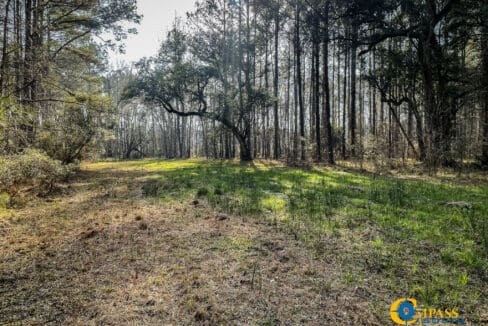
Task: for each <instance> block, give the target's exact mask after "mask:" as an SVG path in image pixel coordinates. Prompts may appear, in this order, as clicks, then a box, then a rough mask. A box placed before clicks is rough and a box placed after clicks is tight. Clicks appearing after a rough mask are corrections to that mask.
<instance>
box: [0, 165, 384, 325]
mask: <svg viewBox="0 0 488 326" xmlns="http://www.w3.org/2000/svg"><path fill="white" fill-rule="evenodd" d="M149 176H150V172H146V171H142V170H141V171H120V170H115V169H105V170H101V171H98V170H90V169H87V168H86V167H85V168H84V170H83V171H82V173H81V174H80V175H79V176H78V177H77V179H76V180H74V181H73V182H71V183H70V184H68V185H65V186H64V188H63V189H62V191H61V192H60V193H59V194H57V195H55V196H52V197H50V198H37V199H34V200H31V201H28V202H26V203H25V204H24V206H23V207H22V208H19V209H16V210H12V211H9V212H8V213H7V216H5V217H2V218H0V259H1V260H0V324H2V325H3V324H6V325H19V324H21V325H45V324H49V325H192V324H197V325H198V324H203V325H304V324H306V325H382V324H383V323H382V322H380V320H383V321H384V320H385V318H386V317H387V309H388V307H385V309H384V315H383V316H375V315H374V313H371V311H372V310H371V306H370V303H369V302H371V301H370V291H368V289H365V288H360V287H357V286H353V285H346V284H344V276H343V272H342V271H341V267H340V266H337V265H335V264H333V263H332V262H327V261H321V260H318V259H316V258H314V257H313V255H312V253H311V252H310V251H308V250H307V249H306V248H305V247H304V246H303V244H301V242H300V241H297V240H296V239H295V238H294V236H293V235H292V234H287V233H286V232H284V231H281V230H280V229H279V228H278V227H277V226H275V225H273V224H272V223H268V222H266V221H262V220H258V219H256V218H242V217H235V216H229V215H224V214H221V213H219V212H216V211H214V210H212V209H211V208H210V207H209V206H208V205H207V204H206V203H205V202H204V201H197V200H196V201H189V202H180V203H172V204H157V203H151V202H150V201H148V200H146V199H145V198H143V197H142V195H141V184H142V182H143V181H144V180H145V178H147V177H149ZM331 241H332V240H331ZM376 291H378V290H376ZM381 310H383V309H381Z"/></svg>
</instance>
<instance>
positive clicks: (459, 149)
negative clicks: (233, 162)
mask: <svg viewBox="0 0 488 326" xmlns="http://www.w3.org/2000/svg"><path fill="white" fill-rule="evenodd" d="M487 7H488V6H487V5H486V4H484V3H480V2H478V1H456V0H443V1H437V0H421V1H420V0H375V1H365V0H354V1H342V0H329V1H319V0H267V1H247V0H232V1H229V0H206V1H200V2H198V3H197V4H196V9H195V10H194V12H192V13H189V14H188V15H187V17H186V19H185V20H178V21H176V22H175V24H174V26H173V28H172V29H171V30H170V31H169V32H168V34H167V37H166V38H165V40H164V41H163V43H162V44H161V48H160V51H159V53H158V55H157V56H155V57H153V58H148V59H144V60H141V61H140V62H139V63H137V65H136V66H135V69H132V70H131V69H129V68H121V69H119V70H117V71H114V72H112V73H111V74H110V75H109V76H108V78H107V83H106V86H107V87H108V90H109V92H110V93H111V94H112V95H113V96H114V97H115V98H116V100H117V103H118V104H117V115H116V116H114V117H113V118H114V121H113V124H112V125H113V126H112V127H113V128H112V130H113V131H114V133H113V134H114V135H115V136H116V137H114V139H113V140H112V141H110V142H108V143H107V145H106V147H107V148H106V151H107V154H108V155H113V156H119V157H130V156H134V157H141V156H163V157H188V156H207V157H219V158H232V157H235V156H237V155H240V158H241V159H242V160H251V159H252V158H254V157H262V158H275V159H289V160H294V161H299V160H308V159H312V160H315V161H323V162H329V163H334V161H335V159H336V158H339V159H357V158H359V159H368V158H372V159H378V158H415V159H418V160H421V161H423V162H425V163H426V164H427V165H429V166H438V165H449V164H453V163H455V162H459V161H462V160H466V159H470V160H473V159H476V160H481V161H482V162H483V163H485V164H486V163H487V162H488V127H487V126H488V124H487V122H488V120H487V119H488V114H487V111H488V95H487V94H488V92H487V85H488V49H487V47H488V45H487V42H486V41H487V33H488V27H487V21H488V20H487V19H488V18H487V17H488V10H487ZM124 88H125V90H124Z"/></svg>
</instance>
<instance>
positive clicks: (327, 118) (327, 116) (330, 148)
mask: <svg viewBox="0 0 488 326" xmlns="http://www.w3.org/2000/svg"><path fill="white" fill-rule="evenodd" d="M329 5H330V3H329V1H327V3H326V4H325V10H324V39H323V41H322V47H323V49H322V55H323V60H322V61H323V65H324V71H323V74H324V75H323V82H322V91H323V92H324V127H325V133H326V138H327V162H328V163H329V164H334V142H333V139H332V125H331V120H332V118H331V109H330V101H331V99H330V88H329ZM333 77H334V74H332V78H333Z"/></svg>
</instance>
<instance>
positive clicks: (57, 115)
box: [0, 0, 140, 163]
mask: <svg viewBox="0 0 488 326" xmlns="http://www.w3.org/2000/svg"><path fill="white" fill-rule="evenodd" d="M0 19H1V24H0V25H1V26H0V39H1V45H0V48H1V51H0V134H1V137H0V154H2V155H7V156H9V157H11V156H15V155H17V154H22V153H24V152H26V150H27V149H29V148H37V149H39V150H41V151H43V152H45V153H47V154H48V155H49V156H50V157H52V158H54V159H57V160H60V161H62V162H63V163H71V162H73V161H76V160H78V159H80V158H82V155H83V154H84V153H85V152H86V149H87V148H88V147H90V146H91V145H93V144H94V140H96V139H101V137H103V135H104V134H106V133H104V132H103V130H102V129H101V128H100V127H101V126H103V124H102V123H101V122H103V121H104V120H105V119H106V116H108V114H109V113H110V110H111V109H112V106H113V105H112V101H111V99H110V98H109V97H108V96H106V95H105V94H104V93H103V80H102V78H101V77H100V76H101V73H102V72H103V69H104V60H105V59H104V58H105V57H106V50H107V49H108V47H117V46H119V43H120V42H118V41H121V40H123V39H124V38H125V36H126V35H127V33H128V32H133V30H131V29H128V28H127V27H125V25H124V24H123V22H135V23H137V22H138V21H139V19H140V17H139V16H138V15H137V12H136V1H135V0H96V1H95V0H68V1H66V0H62V1H61V0H4V1H2V2H1V3H0ZM106 38H110V39H111V40H105V39H106ZM20 157H22V156H20Z"/></svg>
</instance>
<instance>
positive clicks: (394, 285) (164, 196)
mask: <svg viewBox="0 0 488 326" xmlns="http://www.w3.org/2000/svg"><path fill="white" fill-rule="evenodd" d="M110 164H122V165H124V166H125V167H126V168H127V169H139V168H144V169H146V170H148V171H151V172H152V173H153V178H152V179H151V180H149V181H147V182H146V185H145V186H144V189H143V192H144V194H145V195H146V196H148V197H150V198H153V200H157V201H161V202H163V203H167V202H171V201H174V200H178V201H181V200H192V199H195V198H198V199H199V200H202V199H203V200H206V201H207V202H208V203H209V205H211V206H212V207H214V208H215V209H216V210H219V211H221V212H225V213H228V214H232V215H237V216H246V217H247V216H253V217H256V218H260V219H267V220H269V221H270V222H272V223H276V224H277V226H278V227H280V228H282V229H284V230H285V231H286V232H290V233H291V234H292V235H294V236H295V237H296V238H297V239H301V240H302V241H303V242H305V243H306V244H307V245H308V246H310V248H311V249H312V250H313V252H314V253H315V254H316V256H317V257H318V258H322V259H326V260H329V261H332V262H333V263H334V264H340V266H342V268H343V269H344V282H345V283H346V285H351V284H354V285H358V284H359V285H361V284H362V283H364V282H366V281H364V279H365V278H366V279H370V280H371V279H373V280H375V282H379V283H378V284H375V285H376V286H377V289H378V290H381V292H383V293H390V294H391V300H392V301H393V299H394V298H396V297H398V296H399V295H410V296H412V297H416V298H417V299H419V300H420V302H421V303H422V304H423V305H439V306H446V307H451V306H455V307H460V308H461V310H462V311H466V313H468V312H470V311H471V312H473V311H478V312H480V311H482V310H483V309H484V310H486V308H487V301H486V296H487V287H486V284H487V279H488V275H487V270H488V254H487V252H488V220H487V219H488V186H486V185H479V184H471V185H457V184H454V183H447V182H432V181H430V182H427V181H412V180H409V181H407V180H400V179H396V178H392V177H379V176H374V175H367V174H360V173H356V172H347V171H343V170H339V169H309V170H302V169H293V168H280V167H267V166H264V165H260V166H257V167H256V166H241V165H238V164H237V163H234V162H227V163H226V162H209V161H203V160H188V161H177V160H171V161H156V160H144V161H133V162H124V163H100V166H99V167H100V168H104V167H109V166H110ZM451 201H456V202H459V201H465V202H469V203H471V204H472V205H473V207H472V209H466V208H457V207H448V206H446V205H444V204H443V203H445V202H451ZM332 244H335V245H336V246H332ZM364 284H367V283H364ZM375 290H376V289H371V291H375ZM371 300H372V301H374V300H376V299H374V297H372V298H371ZM378 300H382V299H378ZM383 300H387V299H385V298H383ZM480 304H481V308H480ZM381 309H383V307H381ZM468 318H469V317H468Z"/></svg>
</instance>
